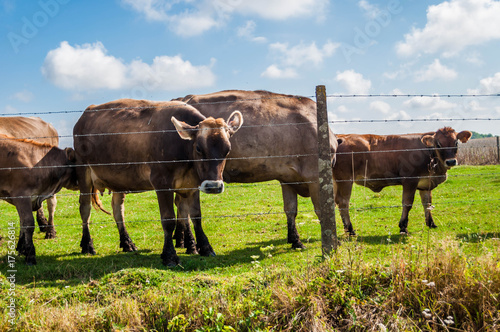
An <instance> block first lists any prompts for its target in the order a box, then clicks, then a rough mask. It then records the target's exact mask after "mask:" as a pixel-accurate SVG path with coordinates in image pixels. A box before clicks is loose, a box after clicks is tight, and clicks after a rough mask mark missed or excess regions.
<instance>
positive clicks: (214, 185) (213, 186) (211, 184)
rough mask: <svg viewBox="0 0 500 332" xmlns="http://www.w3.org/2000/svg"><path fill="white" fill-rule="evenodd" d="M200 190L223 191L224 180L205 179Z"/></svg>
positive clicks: (210, 192) (213, 192)
mask: <svg viewBox="0 0 500 332" xmlns="http://www.w3.org/2000/svg"><path fill="white" fill-rule="evenodd" d="M200 190H201V191H203V192H204V193H205V194H220V193H221V192H223V191H224V182H222V181H221V180H217V181H210V180H205V181H203V182H202V183H201V186H200Z"/></svg>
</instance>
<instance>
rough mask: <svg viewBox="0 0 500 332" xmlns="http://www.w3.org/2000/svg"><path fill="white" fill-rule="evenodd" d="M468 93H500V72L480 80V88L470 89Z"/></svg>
mask: <svg viewBox="0 0 500 332" xmlns="http://www.w3.org/2000/svg"><path fill="white" fill-rule="evenodd" d="M468 93H470V94H478V93H484V94H494V93H500V72H498V73H496V74H495V75H493V76H491V77H486V78H483V79H482V80H480V81H479V88H478V89H469V90H468Z"/></svg>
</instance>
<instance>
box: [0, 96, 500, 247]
mask: <svg viewBox="0 0 500 332" xmlns="http://www.w3.org/2000/svg"><path fill="white" fill-rule="evenodd" d="M321 93H323V98H324V107H325V112H326V100H327V99H342V98H413V97H417V98H418V97H426V98H439V97H447V98H471V97H475V98H485V97H492V98H495V97H500V94H366V95H360V94H332V95H327V94H326V91H324V92H320V94H321ZM291 98H298V99H300V98H310V99H314V98H316V99H317V103H318V104H319V98H318V93H317V95H316V96H306V97H298V96H289V95H286V96H285V95H282V96H279V97H276V96H270V97H269V99H291ZM261 99H262V98H259V99H248V100H237V102H243V101H246V102H252V101H256V100H261ZM230 103H234V101H220V102H215V103H211V104H220V105H224V104H230ZM191 106H196V104H194V105H193V104H191ZM162 107H168V106H162ZM144 108H146V107H143V108H136V109H144ZM147 108H149V107H147ZM107 110H116V108H109V109H99V110H96V111H99V112H101V111H107ZM69 113H83V110H63V111H53V112H38V113H15V114H14V113H12V114H0V117H5V116H26V115H36V116H40V115H52V114H69ZM318 113H319V112H318ZM325 119H326V120H319V121H322V123H320V122H319V121H318V122H317V123H315V124H316V125H317V127H318V128H320V127H321V126H322V125H324V124H325V123H326V124H327V126H328V125H335V124H352V123H384V124H386V123H404V122H408V123H412V122H436V123H439V122H460V121H500V118H495V117H449V118H412V119H358V120H330V121H328V119H327V118H325ZM325 121H326V122H325ZM312 122H314V121H312ZM309 124H310V122H307V123H278V124H274V123H270V124H262V125H258V126H255V125H254V126H245V125H243V126H244V127H247V128H254V129H255V130H258V128H259V127H282V128H287V127H289V126H302V125H309ZM171 131H175V130H170V132H171ZM166 132H169V131H168V130H162V131H154V132H143V131H141V132H110V133H102V134H97V135H99V136H107V135H148V134H153V133H154V134H161V133H166ZM89 135H96V134H89ZM57 137H58V138H70V137H72V136H70V135H61V136H57ZM46 138H51V136H33V137H21V138H20V139H28V140H37V139H46ZM8 139H10V138H8V137H0V141H2V140H8ZM474 141H475V140H472V141H469V142H468V143H466V144H464V145H463V146H461V147H460V148H459V149H458V151H459V159H463V160H467V159H466V157H461V156H460V152H463V151H467V150H468V151H473V153H472V154H476V155H483V156H484V155H485V151H488V158H484V159H485V160H486V159H487V160H488V161H487V162H485V161H483V163H495V160H494V159H495V157H496V163H500V143H499V138H498V136H497V137H493V138H491V139H487V140H482V141H480V142H479V141H475V142H474ZM472 142H474V144H472ZM495 143H496V144H495ZM443 149H444V148H443ZM419 150H420V151H421V150H427V149H394V150H387V151H384V152H393V153H398V152H408V151H419ZM495 150H496V151H495ZM495 152H496V153H495ZM357 153H364V154H366V153H380V152H379V151H369V152H350V153H349V154H357ZM340 154H342V152H339V153H337V155H340ZM318 155H319V154H318V150H317V147H312V148H311V149H310V151H299V152H298V153H296V154H287V155H273V156H248V157H245V158H231V157H229V158H227V160H228V161H231V160H238V159H270V158H271V159H276V160H277V161H278V162H280V160H287V159H290V158H305V157H313V156H318ZM492 156H493V157H492ZM210 160H211V159H204V160H200V162H203V161H210ZM186 162H190V160H175V161H174V160H165V161H148V162H136V161H133V160H131V161H127V162H125V163H103V164H97V165H94V166H118V165H149V164H159V163H160V164H161V163H186ZM466 163H470V160H469V161H466ZM74 166H75V167H82V166H87V165H74ZM43 167H45V168H50V167H64V166H43ZM330 168H331V166H330ZM22 169H30V167H3V166H2V165H1V164H0V171H5V170H9V171H15V170H22ZM489 175H491V174H488V173H481V174H471V175H469V174H459V175H451V177H466V176H489ZM425 177H426V178H429V176H425ZM329 178H330V180H331V179H332V177H331V171H330V176H329ZM386 179H387V178H383V179H382V178H380V179H370V181H377V180H380V181H382V180H386ZM401 179H403V178H401V177H400V178H394V179H393V180H401ZM319 181H326V178H325V177H324V178H323V180H319ZM338 181H351V182H352V180H338ZM308 183H309V182H306V181H304V182H293V183H276V182H273V183H266V184H265V185H268V186H279V185H282V184H291V185H301V184H308ZM257 185H262V184H242V185H233V186H232V188H233V189H235V190H237V188H241V187H248V186H257ZM185 189H189V190H197V189H198V188H185ZM332 189H333V186H332ZM168 190H172V191H174V189H168ZM117 193H125V194H130V193H134V191H123V192H117ZM332 193H333V191H332ZM63 195H65V196H78V195H80V194H79V193H77V192H75V193H66V194H63ZM21 197H22V196H16V197H6V196H3V197H0V199H2V200H6V199H12V198H21ZM31 197H33V196H31ZM320 197H326V198H325V200H324V203H323V205H325V206H327V205H329V206H330V207H331V211H333V209H334V204H332V202H333V201H332V199H333V197H332V194H331V193H327V194H326V195H325V194H323V195H320ZM328 198H330V200H328ZM498 201H499V199H488V198H485V199H482V200H473V201H463V202H458V201H453V202H439V203H438V204H440V205H443V206H452V205H457V204H462V203H463V204H479V203H484V202H488V203H491V204H496V203H497V202H498ZM398 208H401V205H400V204H398V205H386V206H376V207H370V206H366V207H363V206H361V207H356V208H353V210H354V211H366V210H370V209H398ZM325 211H326V210H325ZM287 212H288V211H283V212H269V211H268V212H253V213H243V214H238V213H236V214H230V215H229V214H226V215H208V216H204V219H218V218H221V219H222V218H245V217H248V216H262V215H269V214H276V215H285V214H286V213H287ZM314 212H316V213H317V214H318V213H319V214H320V215H323V216H325V215H326V214H329V216H330V218H331V217H332V216H333V222H332V220H330V221H329V222H327V224H328V226H327V228H328V230H329V232H327V234H328V235H327V236H330V237H332V236H333V237H332V238H333V239H336V228H335V224H336V223H335V214H334V213H333V214H332V213H331V212H330V213H328V212H318V211H315V210H314V209H311V210H302V211H298V213H314ZM149 222H160V219H150V220H129V221H127V223H149ZM320 222H321V221H320ZM98 224H100V225H103V224H108V225H115V222H114V221H110V222H104V223H103V222H101V223H98ZM332 225H333V226H332ZM55 226H56V227H79V226H81V223H72V224H60V223H57V222H56V223H55ZM4 229H5V228H4V227H3V226H1V225H0V230H4ZM324 232H325V230H322V235H323V233H324ZM328 246H329V248H327V249H325V250H324V253H329V252H330V250H331V249H335V246H336V240H333V242H329V244H327V247H328ZM323 247H325V244H323Z"/></svg>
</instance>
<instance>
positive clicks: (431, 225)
mask: <svg viewBox="0 0 500 332" xmlns="http://www.w3.org/2000/svg"><path fill="white" fill-rule="evenodd" d="M427 226H429V228H437V225H436V224H434V223H432V224H430V225H427Z"/></svg>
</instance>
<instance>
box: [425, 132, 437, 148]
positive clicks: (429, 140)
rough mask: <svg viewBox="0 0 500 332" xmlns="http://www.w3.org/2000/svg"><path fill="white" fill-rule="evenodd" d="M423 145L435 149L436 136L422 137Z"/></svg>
mask: <svg viewBox="0 0 500 332" xmlns="http://www.w3.org/2000/svg"><path fill="white" fill-rule="evenodd" d="M422 143H424V144H425V146H428V147H430V148H431V147H433V146H434V135H425V136H424V137H422Z"/></svg>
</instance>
